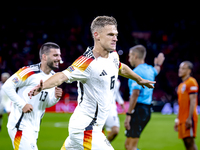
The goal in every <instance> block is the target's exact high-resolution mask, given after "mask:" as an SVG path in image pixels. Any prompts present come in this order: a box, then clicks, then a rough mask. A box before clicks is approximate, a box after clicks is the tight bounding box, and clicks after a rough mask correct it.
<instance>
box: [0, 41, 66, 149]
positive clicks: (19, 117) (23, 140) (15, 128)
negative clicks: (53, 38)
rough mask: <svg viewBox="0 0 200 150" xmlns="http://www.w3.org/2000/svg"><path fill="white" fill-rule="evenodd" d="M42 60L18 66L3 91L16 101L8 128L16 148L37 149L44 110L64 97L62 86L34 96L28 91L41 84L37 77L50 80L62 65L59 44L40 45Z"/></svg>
mask: <svg viewBox="0 0 200 150" xmlns="http://www.w3.org/2000/svg"><path fill="white" fill-rule="evenodd" d="M40 59H41V62H40V63H38V64H35V65H31V66H26V67H23V68H21V69H19V70H18V71H17V72H16V73H15V74H13V75H12V76H11V77H10V78H9V79H8V80H7V81H6V82H5V83H4V85H3V87H2V89H3V91H4V92H5V93H6V94H7V95H8V97H9V98H10V99H11V101H12V102H13V104H12V110H11V113H10V116H9V119H8V123H7V128H8V133H9V136H10V138H11V141H12V145H13V148H14V149H15V150H29V149H31V150H37V149H38V148H37V144H36V143H37V138H38V132H39V129H40V122H41V119H42V117H43V115H44V113H45V109H46V108H47V107H50V106H52V105H54V104H56V103H57V102H58V101H59V98H60V97H61V96H62V89H61V88H58V87H52V88H50V89H46V90H42V91H41V93H40V94H38V95H37V96H35V97H34V98H33V99H30V98H29V97H28V92H29V91H30V90H31V89H32V88H33V87H34V86H36V85H38V84H39V81H40V80H38V79H42V80H44V81H45V80H47V79H48V78H49V77H51V76H52V75H53V74H54V71H53V70H54V69H57V68H59V63H60V61H61V53H60V47H59V46H58V45H57V44H55V43H52V42H47V43H45V44H43V45H42V47H41V48H40Z"/></svg>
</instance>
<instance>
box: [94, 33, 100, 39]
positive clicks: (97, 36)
mask: <svg viewBox="0 0 200 150" xmlns="http://www.w3.org/2000/svg"><path fill="white" fill-rule="evenodd" d="M94 38H95V39H96V40H97V41H100V36H99V33H98V32H94Z"/></svg>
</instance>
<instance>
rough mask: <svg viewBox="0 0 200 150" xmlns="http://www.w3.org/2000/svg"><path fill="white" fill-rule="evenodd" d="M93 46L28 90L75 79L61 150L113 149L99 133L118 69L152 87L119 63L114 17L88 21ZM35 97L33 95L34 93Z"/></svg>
mask: <svg viewBox="0 0 200 150" xmlns="http://www.w3.org/2000/svg"><path fill="white" fill-rule="evenodd" d="M91 32H92V35H93V38H94V47H91V48H88V49H87V50H86V52H85V53H84V54H83V55H82V56H80V57H79V58H78V59H77V60H75V61H74V63H73V64H72V65H71V66H69V67H68V68H67V69H66V70H64V71H62V72H59V73H56V74H55V75H53V76H52V77H50V78H49V79H48V80H46V81H45V82H43V81H42V80H41V81H40V84H39V85H37V86H36V87H34V88H33V89H32V90H30V92H29V96H30V98H31V97H32V96H37V94H38V93H40V91H41V90H44V89H49V88H52V87H55V86H58V85H60V84H62V83H63V82H67V83H71V82H73V81H78V83H77V85H78V94H79V95H78V106H77V107H76V109H75V111H74V113H73V115H72V116H71V118H70V121H69V136H68V137H67V139H66V140H65V142H64V144H63V146H62V148H61V149H62V150H94V149H95V150H97V149H98V150H102V149H103V150H113V147H112V146H111V144H110V143H109V142H108V140H107V139H106V137H105V135H104V134H103V133H102V128H103V125H104V124H105V121H106V119H107V117H108V114H109V111H110V106H111V102H112V96H113V92H114V86H115V81H116V80H117V78H118V73H119V74H120V75H122V76H124V77H127V78H131V79H133V80H136V81H137V82H138V83H139V84H141V85H142V86H144V85H146V86H147V87H149V88H153V85H152V84H153V83H155V82H154V81H148V80H144V79H142V78H141V77H140V76H138V75H137V74H135V73H134V72H133V71H132V70H131V69H130V68H129V67H128V66H127V65H125V64H122V63H120V61H119V56H118V54H117V52H116V51H115V49H116V42H117V35H118V31H117V22H116V20H115V18H113V17H108V16H99V17H97V18H95V19H94V20H93V22H92V24H91ZM33 98H34V97H33Z"/></svg>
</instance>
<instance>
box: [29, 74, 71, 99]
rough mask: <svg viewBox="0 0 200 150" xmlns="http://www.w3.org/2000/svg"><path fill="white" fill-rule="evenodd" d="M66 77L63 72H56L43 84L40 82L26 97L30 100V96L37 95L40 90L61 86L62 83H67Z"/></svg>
mask: <svg viewBox="0 0 200 150" xmlns="http://www.w3.org/2000/svg"><path fill="white" fill-rule="evenodd" d="M67 80H68V77H67V76H66V75H65V74H64V73H63V72H58V73H56V74H54V75H53V76H51V77H50V78H49V79H47V80H46V81H45V82H43V81H42V80H41V81H40V84H39V85H37V86H35V87H34V88H33V89H32V90H31V91H30V92H29V93H28V96H29V97H30V98H31V97H32V96H35V95H37V94H38V93H40V92H41V91H42V90H45V89H50V88H53V87H56V86H59V85H61V84H62V83H63V82H65V81H67Z"/></svg>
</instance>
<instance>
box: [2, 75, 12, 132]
mask: <svg viewBox="0 0 200 150" xmlns="http://www.w3.org/2000/svg"><path fill="white" fill-rule="evenodd" d="M9 77H10V74H9V73H8V72H4V73H2V74H1V81H0V131H1V126H2V119H3V114H4V113H7V114H8V116H9V115H10V111H11V105H12V102H11V100H10V99H9V97H8V96H7V95H6V94H5V92H3V90H1V87H2V86H3V84H4V83H5V82H6V80H7V79H8V78H9Z"/></svg>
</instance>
